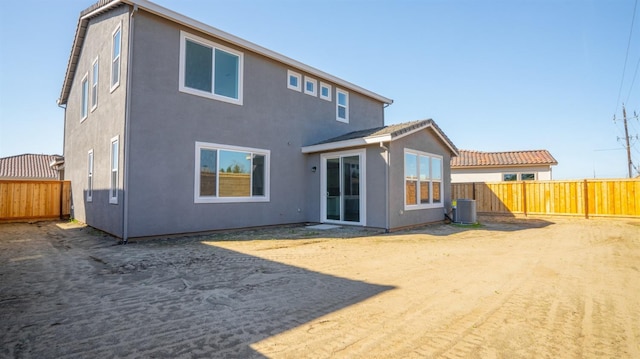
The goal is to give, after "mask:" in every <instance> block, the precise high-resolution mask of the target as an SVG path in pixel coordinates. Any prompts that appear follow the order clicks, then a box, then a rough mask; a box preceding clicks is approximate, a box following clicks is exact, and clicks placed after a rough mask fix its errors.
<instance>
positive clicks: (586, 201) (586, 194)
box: [584, 179, 589, 219]
mask: <svg viewBox="0 0 640 359" xmlns="http://www.w3.org/2000/svg"><path fill="white" fill-rule="evenodd" d="M587 183H588V182H587V180H586V179H585V180H584V218H585V219H589V189H588V188H587Z"/></svg>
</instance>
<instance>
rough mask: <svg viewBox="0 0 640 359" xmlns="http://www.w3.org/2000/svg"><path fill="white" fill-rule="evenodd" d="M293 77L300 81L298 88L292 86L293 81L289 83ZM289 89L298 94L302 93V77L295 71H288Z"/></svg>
mask: <svg viewBox="0 0 640 359" xmlns="http://www.w3.org/2000/svg"><path fill="white" fill-rule="evenodd" d="M291 77H295V78H297V79H298V86H293V85H291V81H289V79H291ZM287 88H288V89H290V90H294V91H298V92H300V91H302V75H300V74H299V73H297V72H295V71H291V70H287Z"/></svg>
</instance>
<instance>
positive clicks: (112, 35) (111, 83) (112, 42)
mask: <svg viewBox="0 0 640 359" xmlns="http://www.w3.org/2000/svg"><path fill="white" fill-rule="evenodd" d="M118 31H120V43H119V44H118V48H119V49H120V53H119V54H118V56H117V57H116V58H114V55H115V54H114V53H113V44H114V38H115V36H116V33H117V32H118ZM116 61H117V62H118V79H117V81H116V82H115V83H113V64H114V63H115V62H116ZM109 65H110V66H109V68H110V69H109V84H110V86H111V87H110V89H109V92H113V91H115V90H116V89H117V88H118V87H119V86H120V78H121V77H122V23H120V24H118V26H117V27H116V28H115V30H113V32H112V33H111V63H110V64H109Z"/></svg>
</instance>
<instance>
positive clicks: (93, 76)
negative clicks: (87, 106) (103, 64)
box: [91, 58, 98, 111]
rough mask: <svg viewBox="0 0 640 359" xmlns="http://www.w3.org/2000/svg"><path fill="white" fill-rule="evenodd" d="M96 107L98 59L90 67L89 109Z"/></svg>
mask: <svg viewBox="0 0 640 359" xmlns="http://www.w3.org/2000/svg"><path fill="white" fill-rule="evenodd" d="M96 107H98V59H97V58H96V60H95V61H94V62H93V66H92V68H91V111H93V110H95V109H96Z"/></svg>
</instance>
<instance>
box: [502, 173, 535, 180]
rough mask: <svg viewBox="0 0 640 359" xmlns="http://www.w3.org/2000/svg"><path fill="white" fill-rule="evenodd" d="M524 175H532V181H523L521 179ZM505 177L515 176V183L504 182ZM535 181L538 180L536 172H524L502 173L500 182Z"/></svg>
mask: <svg viewBox="0 0 640 359" xmlns="http://www.w3.org/2000/svg"><path fill="white" fill-rule="evenodd" d="M526 174H532V175H533V179H532V180H523V179H522V175H526ZM505 175H515V176H516V180H515V181H506V180H505V179H504V176H505ZM537 180H538V172H530V171H525V172H503V173H502V182H520V181H537Z"/></svg>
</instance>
